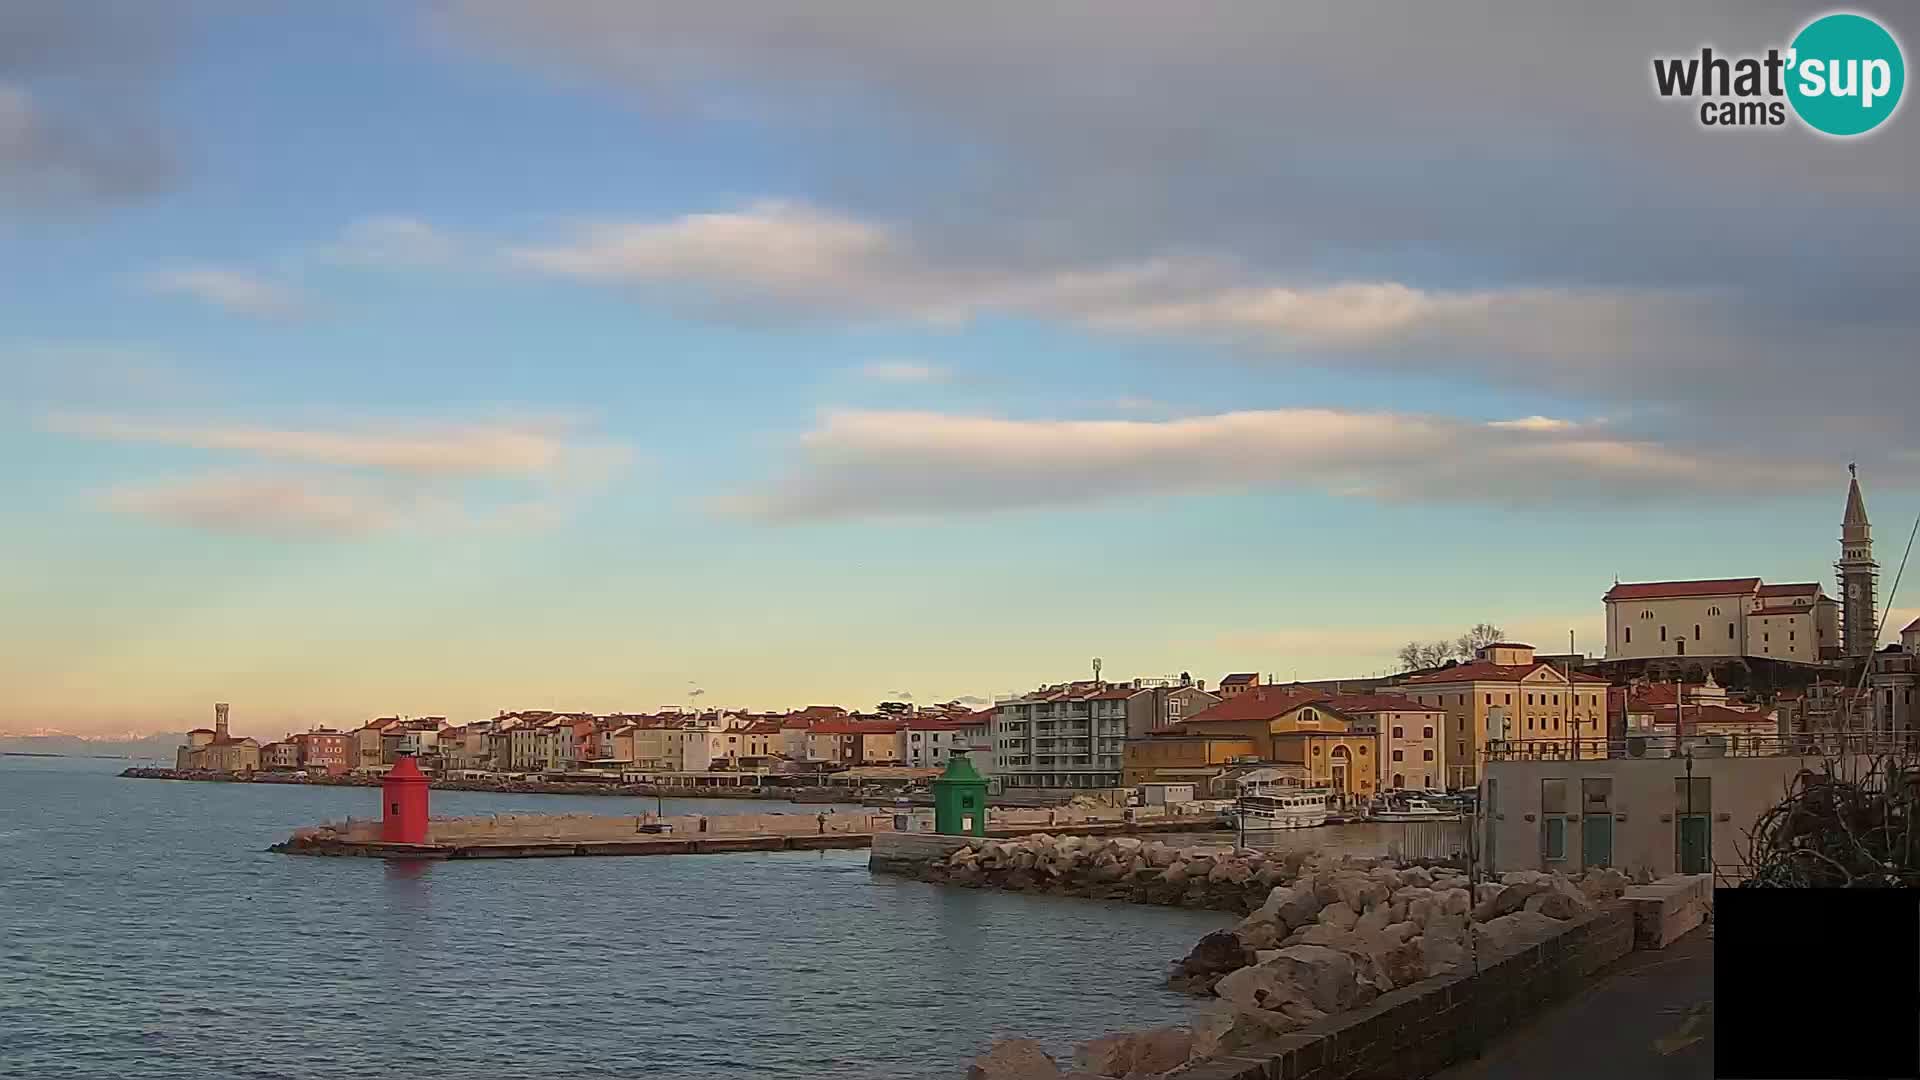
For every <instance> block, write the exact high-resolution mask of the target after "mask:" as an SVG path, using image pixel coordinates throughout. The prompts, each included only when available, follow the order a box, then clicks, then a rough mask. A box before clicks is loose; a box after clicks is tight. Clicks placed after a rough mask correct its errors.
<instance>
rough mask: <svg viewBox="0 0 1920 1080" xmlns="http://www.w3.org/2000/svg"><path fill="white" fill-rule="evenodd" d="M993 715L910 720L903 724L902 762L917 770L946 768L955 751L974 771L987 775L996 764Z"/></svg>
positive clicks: (989, 713)
mask: <svg viewBox="0 0 1920 1080" xmlns="http://www.w3.org/2000/svg"><path fill="white" fill-rule="evenodd" d="M992 716H993V714H992V713H991V712H984V713H979V714H977V715H975V716H972V717H966V718H961V719H950V718H945V717H942V718H932V717H927V718H921V717H909V718H908V719H907V720H906V721H905V722H904V723H903V724H902V725H901V730H900V739H901V742H902V744H903V745H904V751H903V753H902V754H901V760H902V761H903V762H904V763H905V764H906V765H907V766H908V767H909V768H915V769H939V768H945V767H946V764H947V759H948V758H950V757H952V756H953V755H954V754H955V753H956V752H960V753H965V754H966V755H967V757H968V759H969V760H970V761H971V762H972V764H973V767H974V771H976V772H979V773H982V774H983V775H984V774H985V773H988V772H990V771H992V768H993V764H992V758H993V733H992V731H991V730H990V728H991V725H992Z"/></svg>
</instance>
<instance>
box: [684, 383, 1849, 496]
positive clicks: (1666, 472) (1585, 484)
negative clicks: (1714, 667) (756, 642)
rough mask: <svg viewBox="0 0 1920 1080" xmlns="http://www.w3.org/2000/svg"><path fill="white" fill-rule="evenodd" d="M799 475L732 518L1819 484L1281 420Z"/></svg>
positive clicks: (1449, 421)
mask: <svg viewBox="0 0 1920 1080" xmlns="http://www.w3.org/2000/svg"><path fill="white" fill-rule="evenodd" d="M801 450H802V455H803V456H802V461H801V464H800V465H799V466H798V467H797V468H795V469H794V470H793V471H792V472H790V473H789V474H787V475H785V476H782V477H780V478H779V479H778V481H777V482H776V483H774V484H773V485H771V486H769V487H767V488H766V489H764V490H761V491H758V492H753V493H749V494H745V495H738V496H732V497H728V498H724V499H722V500H720V501H719V502H718V503H716V504H715V508H716V509H717V510H719V511H720V512H722V513H726V514H732V515H737V516H743V517H747V518H752V519H758V520H764V521H772V522H800V521H821V520H834V519H845V518H864V517H889V516H915V517H924V516H938V515H944V514H953V513H964V512H974V511H990V510H1009V509H1021V508H1029V509H1031V508H1053V507H1062V506H1076V505H1084V504H1089V503H1094V502H1099V501H1103V500H1114V499H1127V498H1139V497H1145V496H1166V495H1173V494H1181V493H1201V492H1220V491H1247V490H1296V491H1299V490H1306V491H1318V492H1325V493H1330V494H1335V495H1342V496H1350V497H1358V498H1368V499H1375V500H1383V501H1407V500H1448V501H1468V502H1482V503H1501V504H1519V505H1525V504H1534V503H1545V502H1554V503H1572V504H1581V503H1588V504H1592V503H1601V502H1607V501H1611V500H1619V499H1636V500H1638V499H1647V498H1655V497H1660V496H1688V497H1700V496H1710V495H1720V494H1730V493H1743V492H1744V493H1751V492H1771V491H1778V490H1782V489H1789V488H1793V487H1796V486H1803V487H1807V488H1809V489H1811V488H1813V487H1815V486H1816V485H1818V484H1819V483H1820V482H1822V481H1825V480H1829V479H1830V477H1827V476H1825V475H1824V474H1823V472H1822V471H1821V470H1816V469H1809V468H1807V467H1804V466H1799V465H1795V464H1793V463H1791V462H1783V461H1775V460H1770V459H1767V458H1764V457H1761V456H1758V455H1753V454H1748V455H1744V456H1733V457H1728V456H1720V455H1715V454H1713V453H1711V452H1708V451H1703V450H1697V449H1689V448H1685V447H1680V446H1671V445H1665V444H1661V443H1658V442H1652V441H1644V440H1634V439H1630V438H1624V437H1601V436H1596V435H1593V434H1591V433H1586V432H1583V431H1579V430H1573V431H1563V430H1545V431H1543V430H1538V429H1535V428H1518V429H1516V428H1503V427H1495V426H1492V425H1489V424H1486V423H1476V422H1470V421H1465V420H1459V419H1453V418H1448V417H1440V416H1426V415H1416V414H1404V413H1384V412H1373V413H1368V412H1343V411H1339V410H1332V409H1274V410H1264V411H1250V412H1232V413H1221V414H1216V415H1211V416H1194V417H1185V418H1180V419H1170V420H1009V419H999V418H993V417H982V416H956V415H947V414H941V413H925V412H874V411H838V412H831V413H828V414H826V416H825V418H824V420H823V422H822V423H821V424H820V425H819V426H818V427H816V428H815V429H814V430H813V431H811V432H809V433H807V434H806V435H805V436H804V437H803V438H802V440H801Z"/></svg>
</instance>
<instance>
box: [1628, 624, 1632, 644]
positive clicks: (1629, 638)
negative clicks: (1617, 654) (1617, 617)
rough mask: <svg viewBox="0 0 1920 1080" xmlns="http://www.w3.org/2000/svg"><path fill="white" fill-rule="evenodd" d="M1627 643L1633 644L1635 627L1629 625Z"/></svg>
mask: <svg viewBox="0 0 1920 1080" xmlns="http://www.w3.org/2000/svg"><path fill="white" fill-rule="evenodd" d="M1627 644H1629V645H1631V644H1633V627H1631V626H1629V627H1627Z"/></svg>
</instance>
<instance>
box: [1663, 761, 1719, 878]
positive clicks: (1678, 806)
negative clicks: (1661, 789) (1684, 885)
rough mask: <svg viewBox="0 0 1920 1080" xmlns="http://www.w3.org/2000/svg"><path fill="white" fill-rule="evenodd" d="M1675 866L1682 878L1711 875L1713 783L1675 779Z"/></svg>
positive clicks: (1709, 781)
mask: <svg viewBox="0 0 1920 1080" xmlns="http://www.w3.org/2000/svg"><path fill="white" fill-rule="evenodd" d="M1673 786H1674V793H1673V795H1674V798H1673V821H1674V860H1673V862H1674V866H1675V867H1676V868H1677V869H1678V870H1679V872H1680V873H1682V874H1710V873H1712V872H1713V781H1712V780H1711V779H1710V778H1708V777H1704V776H1693V777H1675V778H1674V782H1673Z"/></svg>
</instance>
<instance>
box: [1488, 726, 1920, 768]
mask: <svg viewBox="0 0 1920 1080" xmlns="http://www.w3.org/2000/svg"><path fill="white" fill-rule="evenodd" d="M1917 749H1920V742H1916V741H1915V740H1912V739H1909V738H1907V737H1906V736H1898V735H1887V734H1883V733H1879V732H1846V733H1840V732H1834V733H1818V734H1801V735H1707V734H1701V735H1629V736H1627V737H1626V738H1624V739H1531V740H1524V741H1512V742H1503V741H1499V740H1495V741H1493V742H1489V743H1488V744H1487V748H1486V758H1487V760H1488V761H1568V760H1576V759H1577V760H1581V761H1602V760H1606V759H1609V758H1678V757H1685V756H1687V755H1688V754H1692V755H1693V756H1694V757H1695V758H1706V757H1842V756H1853V755H1865V756H1873V755H1889V754H1910V753H1914V752H1915V751H1916V750H1917Z"/></svg>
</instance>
